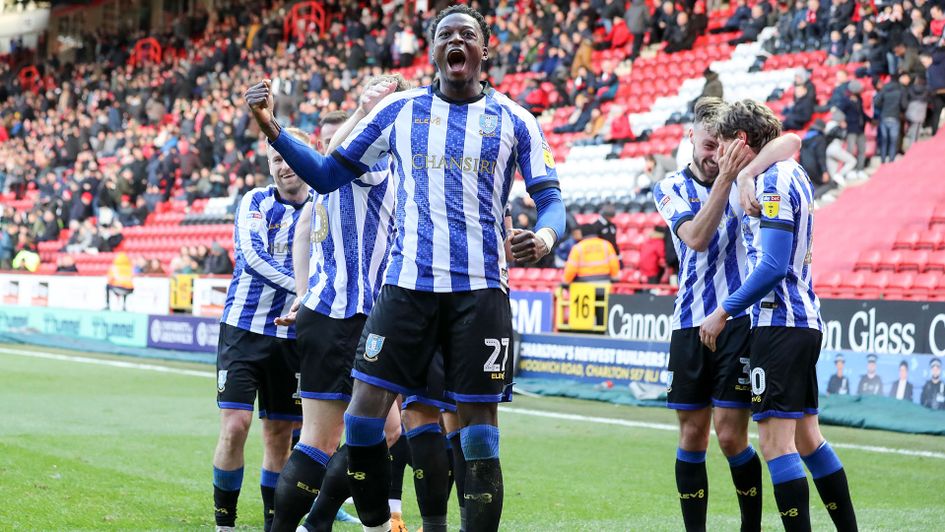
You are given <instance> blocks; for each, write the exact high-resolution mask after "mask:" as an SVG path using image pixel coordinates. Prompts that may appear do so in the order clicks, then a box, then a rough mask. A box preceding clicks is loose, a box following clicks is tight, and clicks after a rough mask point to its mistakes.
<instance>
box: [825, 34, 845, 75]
mask: <svg viewBox="0 0 945 532" xmlns="http://www.w3.org/2000/svg"><path fill="white" fill-rule="evenodd" d="M846 59H847V45H846V42H845V41H844V39H843V34H842V33H840V30H833V31H831V32H830V42H829V43H827V61H826V62H825V64H826V65H827V66H835V65H842V64H843V63H845V62H846ZM838 72H840V71H838Z"/></svg>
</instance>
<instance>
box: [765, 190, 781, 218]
mask: <svg viewBox="0 0 945 532" xmlns="http://www.w3.org/2000/svg"><path fill="white" fill-rule="evenodd" d="M761 207H762V210H763V211H764V213H765V216H767V217H768V218H775V217H777V216H778V213H779V212H781V195H780V194H762V196H761Z"/></svg>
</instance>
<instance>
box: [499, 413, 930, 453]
mask: <svg viewBox="0 0 945 532" xmlns="http://www.w3.org/2000/svg"><path fill="white" fill-rule="evenodd" d="M500 410H501V411H502V412H509V413H511V414H522V415H525V416H535V417H546V418H551V419H564V420H568V421H585V422H588V423H600V424H603V425H620V426H622V427H633V428H641V429H654V430H666V431H672V432H676V431H678V430H679V427H677V426H676V425H671V424H668V423H648V422H645V421H631V420H628V419H615V418H610V417H594V416H579V415H577V414H562V413H560V412H548V411H546V410H531V409H528V408H515V407H507V406H503V407H500ZM713 433H714V431H713ZM750 436H751V437H752V438H755V439H757V438H758V435H757V434H754V433H752V434H750ZM830 446H831V447H836V448H837V449H854V450H857V451H867V452H873V453H882V454H899V455H905V456H921V457H923V458H938V459H940V460H945V453H939V452H935V451H917V450H914V449H897V448H893V447H879V446H876V445H859V444H856V443H841V442H834V441H831V442H830Z"/></svg>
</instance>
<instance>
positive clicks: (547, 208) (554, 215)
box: [531, 186, 567, 240]
mask: <svg viewBox="0 0 945 532" xmlns="http://www.w3.org/2000/svg"><path fill="white" fill-rule="evenodd" d="M531 196H532V199H533V200H535V208H536V209H537V210H538V221H537V222H536V223H535V231H538V230H539V229H541V228H543V227H547V228H549V229H551V230H552V231H554V232H555V236H556V237H557V239H558V240H561V237H562V236H563V235H564V227H565V222H566V219H567V214H566V213H565V211H564V201H562V200H561V189H559V188H558V187H557V186H554V187H550V188H545V189H542V190H540V191H538V192H536V193H534V194H532V195H531Z"/></svg>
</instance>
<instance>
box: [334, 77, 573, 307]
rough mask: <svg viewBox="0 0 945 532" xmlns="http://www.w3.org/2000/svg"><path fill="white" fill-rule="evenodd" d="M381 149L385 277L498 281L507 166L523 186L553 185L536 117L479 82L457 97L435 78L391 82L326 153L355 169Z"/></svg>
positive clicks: (428, 285) (446, 284)
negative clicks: (392, 197)
mask: <svg viewBox="0 0 945 532" xmlns="http://www.w3.org/2000/svg"><path fill="white" fill-rule="evenodd" d="M387 154H390V156H391V157H392V159H393V160H392V162H391V168H392V177H393V178H394V182H393V185H394V186H396V195H397V208H396V210H395V216H394V218H395V227H396V238H395V239H394V244H393V247H392V249H391V256H390V263H389V264H388V267H387V275H386V279H385V284H392V285H396V286H400V287H402V288H407V289H411V290H418V291H425V292H460V291H467V290H478V289H484V288H499V289H502V288H503V287H504V286H505V285H506V278H507V276H508V272H507V266H506V257H505V247H504V245H503V241H504V239H505V226H504V223H503V215H504V214H505V206H506V203H507V201H508V197H509V191H510V189H511V186H512V179H513V178H514V176H515V171H516V169H517V170H519V171H520V172H521V174H522V176H523V177H524V179H525V185H526V189H527V190H528V191H529V193H531V194H534V193H536V192H538V191H540V190H543V189H545V188H549V187H557V186H558V178H557V174H556V172H555V169H554V165H555V163H554V157H553V156H552V154H551V150H550V148H549V147H548V144H547V143H546V142H545V140H544V136H543V134H542V132H541V128H540V127H539V126H538V122H537V121H536V120H535V117H534V116H532V115H531V114H530V113H529V112H527V111H526V110H525V109H523V108H522V107H521V106H519V105H518V104H516V103H515V102H513V101H512V100H510V99H509V98H508V97H506V96H505V95H503V94H500V93H498V92H496V91H495V90H493V89H491V88H489V87H488V86H485V87H484V89H483V92H482V93H481V94H480V95H479V96H477V97H476V98H473V99H471V100H469V101H462V102H458V101H452V100H450V99H448V98H447V97H445V96H444V95H443V94H442V93H440V91H439V90H438V88H437V86H436V85H433V86H428V87H421V88H418V89H413V90H410V91H404V92H398V93H395V94H392V95H390V96H388V97H387V98H385V99H384V100H383V101H381V102H380V103H379V104H378V105H377V106H376V107H375V108H374V109H373V110H372V111H371V113H370V114H369V115H368V116H367V117H365V119H364V120H362V121H361V122H360V123H359V124H358V125H357V126H356V128H355V130H354V131H353V132H352V133H351V135H349V136H348V138H347V140H345V142H344V143H343V144H342V146H341V147H340V148H338V149H337V150H336V151H335V152H334V153H332V156H333V157H335V158H336V159H338V160H339V161H340V162H341V163H342V164H344V165H345V166H347V167H348V168H350V169H352V170H353V171H355V172H356V173H358V174H363V173H364V172H367V171H368V169H369V168H371V167H372V166H373V165H374V164H376V163H377V161H378V160H380V159H381V158H382V157H384V156H385V155H387Z"/></svg>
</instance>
